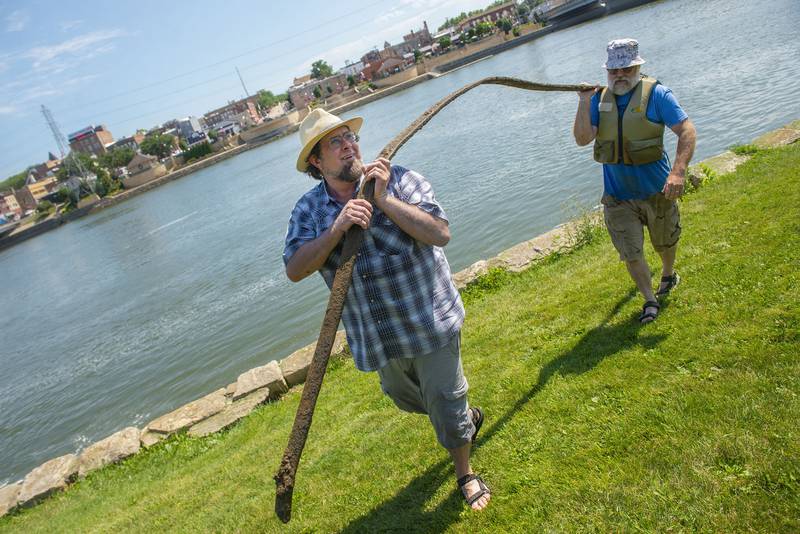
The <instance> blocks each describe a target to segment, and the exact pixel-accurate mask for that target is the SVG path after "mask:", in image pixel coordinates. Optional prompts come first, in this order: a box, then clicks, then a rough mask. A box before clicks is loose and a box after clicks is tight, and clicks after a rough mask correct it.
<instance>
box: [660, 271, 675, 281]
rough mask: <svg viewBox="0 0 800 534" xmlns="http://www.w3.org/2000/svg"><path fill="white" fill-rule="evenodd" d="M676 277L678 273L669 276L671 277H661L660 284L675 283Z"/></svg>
mask: <svg viewBox="0 0 800 534" xmlns="http://www.w3.org/2000/svg"><path fill="white" fill-rule="evenodd" d="M677 277H678V273H672V274H671V275H669V276H662V277H661V281H662V282H670V283H674V282H675V279H676V278H677Z"/></svg>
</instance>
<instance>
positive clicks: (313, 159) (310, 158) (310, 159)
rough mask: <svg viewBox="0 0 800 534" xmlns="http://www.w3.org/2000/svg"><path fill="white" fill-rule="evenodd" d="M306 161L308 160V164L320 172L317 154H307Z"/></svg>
mask: <svg viewBox="0 0 800 534" xmlns="http://www.w3.org/2000/svg"><path fill="white" fill-rule="evenodd" d="M307 161H308V163H309V165H313V166H314V167H316V168H317V170H318V171H320V172H322V169H321V166H320V161H319V157H318V156H315V155H314V154H311V155H309V156H308V160H307Z"/></svg>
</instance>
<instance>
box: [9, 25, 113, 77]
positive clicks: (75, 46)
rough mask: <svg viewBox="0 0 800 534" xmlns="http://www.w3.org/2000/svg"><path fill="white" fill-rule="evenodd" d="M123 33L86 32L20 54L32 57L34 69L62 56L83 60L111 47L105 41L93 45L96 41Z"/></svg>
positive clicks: (106, 31) (110, 38) (108, 39)
mask: <svg viewBox="0 0 800 534" xmlns="http://www.w3.org/2000/svg"><path fill="white" fill-rule="evenodd" d="M124 35H125V32H124V31H122V30H105V31H97V32H92V33H87V34H85V35H79V36H78V37H73V38H72V39H69V40H67V41H64V42H63V43H59V44H56V45H51V46H37V47H34V48H31V49H30V50H28V51H27V52H24V53H23V54H22V56H23V57H27V58H29V59H32V60H33V67H34V68H36V69H38V68H41V67H44V66H48V65H47V64H48V63H50V62H54V61H55V60H58V59H59V58H61V57H63V56H67V57H72V58H77V59H79V60H85V59H89V58H92V57H94V56H96V55H97V54H98V53H102V52H108V51H109V50H112V49H113V45H112V44H109V43H106V44H104V45H102V46H95V45H97V43H105V42H106V41H110V40H112V39H116V38H118V37H122V36H124ZM87 49H88V50H87Z"/></svg>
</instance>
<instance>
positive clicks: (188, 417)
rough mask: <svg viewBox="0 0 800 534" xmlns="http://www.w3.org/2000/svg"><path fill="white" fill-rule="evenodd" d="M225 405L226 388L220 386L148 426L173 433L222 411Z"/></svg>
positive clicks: (149, 428) (161, 431)
mask: <svg viewBox="0 0 800 534" xmlns="http://www.w3.org/2000/svg"><path fill="white" fill-rule="evenodd" d="M225 405H226V399H225V388H220V389H218V390H217V391H215V392H213V393H209V394H208V395H206V396H205V397H202V398H200V399H197V400H195V401H192V402H190V403H189V404H186V405H184V406H181V407H180V408H178V409H177V410H175V411H173V412H170V413H168V414H166V415H162V416H161V417H159V418H158V419H156V420H155V421H151V422H150V424H148V425H147V428H148V430H152V431H155V432H160V433H162V434H172V433H174V432H178V431H179V430H183V429H184V428H188V427H190V426H192V425H193V424H195V423H198V422H200V421H202V420H203V419H206V418H208V417H211V416H212V415H214V414H215V413H219V412H221V411H222V410H223V409H224V408H225Z"/></svg>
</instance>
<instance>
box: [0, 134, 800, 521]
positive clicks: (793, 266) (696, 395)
mask: <svg viewBox="0 0 800 534" xmlns="http://www.w3.org/2000/svg"><path fill="white" fill-rule="evenodd" d="M799 170H800V146H793V147H790V148H786V149H778V150H770V151H767V152H761V153H758V154H756V155H755V156H754V158H753V159H752V160H751V161H750V162H748V163H746V164H745V165H743V166H742V167H740V168H739V170H738V171H737V172H736V173H735V174H733V175H728V176H723V177H720V178H718V179H716V180H715V181H714V182H713V183H711V184H710V185H709V186H708V187H706V188H704V189H702V190H701V191H699V192H697V193H695V194H693V195H691V196H689V197H688V198H687V199H685V200H684V202H683V203H682V205H681V209H682V212H683V223H684V236H683V240H682V242H681V243H682V245H681V250H680V253H679V271H680V272H681V275H682V276H683V282H682V283H681V285H680V286H679V287H678V289H677V290H676V292H675V293H674V295H672V296H671V297H670V299H669V301H668V303H667V305H666V306H665V307H664V309H663V310H662V315H661V316H660V317H659V319H658V320H657V321H656V322H655V323H653V324H651V325H647V326H644V327H640V326H639V325H638V324H637V323H636V322H635V321H634V318H635V317H636V315H637V314H638V312H639V309H640V305H641V299H640V297H638V296H637V295H636V294H635V293H634V292H633V290H632V283H631V282H630V280H629V279H628V276H627V274H626V273H625V272H624V267H623V266H622V264H621V263H620V262H619V261H618V260H617V258H616V254H615V253H614V251H613V249H612V246H611V244H610V242H609V240H608V238H607V237H606V236H605V234H604V232H602V231H601V230H598V231H595V232H594V234H593V239H592V240H591V242H590V243H588V244H587V245H585V246H583V247H581V248H580V249H578V250H576V251H575V252H573V253H571V254H568V255H565V256H561V257H556V258H553V259H551V260H548V261H545V262H544V263H542V264H540V265H538V266H536V267H534V268H532V269H529V270H527V271H525V272H523V273H521V274H518V275H511V274H504V273H494V276H489V277H487V278H485V279H484V280H483V281H481V282H480V283H479V284H478V285H477V286H475V287H473V288H471V289H469V290H468V291H467V292H466V294H465V299H466V301H467V312H468V319H467V322H466V324H465V328H464V336H463V353H464V365H465V371H466V374H467V377H468V379H469V381H470V384H471V390H470V399H471V402H472V403H473V404H476V405H480V406H482V407H483V408H484V410H485V411H486V414H487V421H486V423H485V425H484V429H483V430H482V432H481V436H480V438H479V441H478V447H477V449H476V450H475V452H474V455H473V465H474V467H475V469H476V470H477V471H478V472H479V473H481V474H482V475H484V477H485V478H486V480H487V481H488V483H489V484H490V486H491V487H492V489H493V491H494V495H493V498H492V502H491V505H490V507H489V508H488V509H487V510H486V511H485V512H484V513H472V512H470V511H468V510H467V509H466V508H465V506H464V505H463V504H462V501H461V497H460V495H459V493H458V492H457V491H456V488H455V482H454V478H453V476H452V473H451V466H450V462H449V460H448V458H447V455H446V453H445V452H444V451H443V450H441V449H440V448H439V447H438V446H437V444H436V441H435V438H434V435H433V432H432V430H431V428H430V427H429V425H428V423H427V421H426V419H425V418H424V417H422V416H415V415H411V414H405V413H402V412H400V411H399V410H397V409H396V408H395V407H394V405H393V404H392V403H391V401H389V400H388V399H386V398H385V397H383V396H382V395H381V393H380V389H379V386H378V381H377V376H376V375H375V374H364V373H359V372H358V371H356V370H355V369H354V367H353V365H352V363H351V362H350V361H347V360H342V359H338V360H334V361H333V362H332V366H331V369H330V372H329V376H328V377H327V379H326V383H325V386H324V388H323V390H322V394H321V396H320V399H319V403H318V405H317V412H316V415H315V420H314V426H313V428H312V430H311V435H310V437H309V441H308V444H307V447H306V450H305V453H304V455H303V460H302V462H301V465H300V469H299V477H298V481H297V482H298V484H297V487H296V489H295V498H294V515H293V520H292V522H291V523H289V525H286V526H284V525H282V524H281V523H279V522H278V520H277V519H276V518H275V516H274V514H273V502H274V482H273V481H272V478H271V477H272V474H273V473H274V471H275V470H276V468H277V465H278V462H279V459H280V457H281V454H282V452H283V448H284V446H285V444H286V440H287V437H288V433H289V430H290V427H291V423H292V420H293V418H294V413H295V410H296V407H297V403H298V400H299V391H293V392H290V393H289V394H288V395H287V396H286V397H284V399H283V400H281V401H279V402H277V403H274V404H271V405H268V406H264V407H262V408H260V409H259V410H257V411H256V412H255V413H254V414H253V415H251V416H250V417H248V418H247V419H246V420H244V421H243V422H242V423H240V424H239V425H237V426H235V427H234V428H232V429H231V430H229V431H227V432H224V433H222V434H219V435H216V436H211V437H208V438H205V439H197V440H190V439H187V438H185V437H177V438H174V439H171V440H170V441H168V442H167V443H165V444H162V445H159V446H156V447H154V448H152V449H151V450H148V451H146V452H144V453H142V454H139V455H138V456H136V457H133V458H130V459H129V460H127V461H125V462H123V463H122V464H119V465H116V466H112V467H109V468H106V469H103V470H101V471H99V472H95V473H93V474H91V475H90V476H89V477H88V478H87V479H85V480H83V481H81V482H79V483H77V484H75V485H74V486H72V487H71V488H70V489H69V490H68V491H67V492H65V493H62V494H59V495H56V496H54V497H52V498H50V499H47V500H46V501H45V502H43V503H42V504H40V505H38V506H36V507H34V508H31V509H27V510H23V511H21V512H18V513H15V514H13V515H12V516H9V517H5V518H2V519H0V531H2V532H9V531H20V532H53V531H57V532H60V531H67V532H110V531H113V532H124V531H137V532H140V531H163V530H169V531H178V532H209V531H211V532H284V531H288V532H330V531H344V532H376V531H392V530H396V531H403V532H407V531H419V532H445V531H446V532H540V531H563V532H581V531H659V532H664V531H675V532H680V531H714V532H735V531H753V530H754V531H770V532H778V531H785V532H789V531H794V532H796V531H798V530H800V498H798V490H800V436H799V435H798V433H799V432H800V430H798V425H797V414H798V413H800V400H798V392H800V387H799V386H800V357H798V352H800V351H798V345H799V343H798V341H799V339H798V338H799V337H800V334H799V333H800V309H799V308H800V305H799V304H798V302H799V301H800V299H798V287H800V275H799V274H798V272H800V270H799V269H798V266H799V265H800V216H799V215H800V209H798V206H800V171H799ZM650 259H651V265H656V262H655V261H654V257H653V256H651V257H650Z"/></svg>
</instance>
